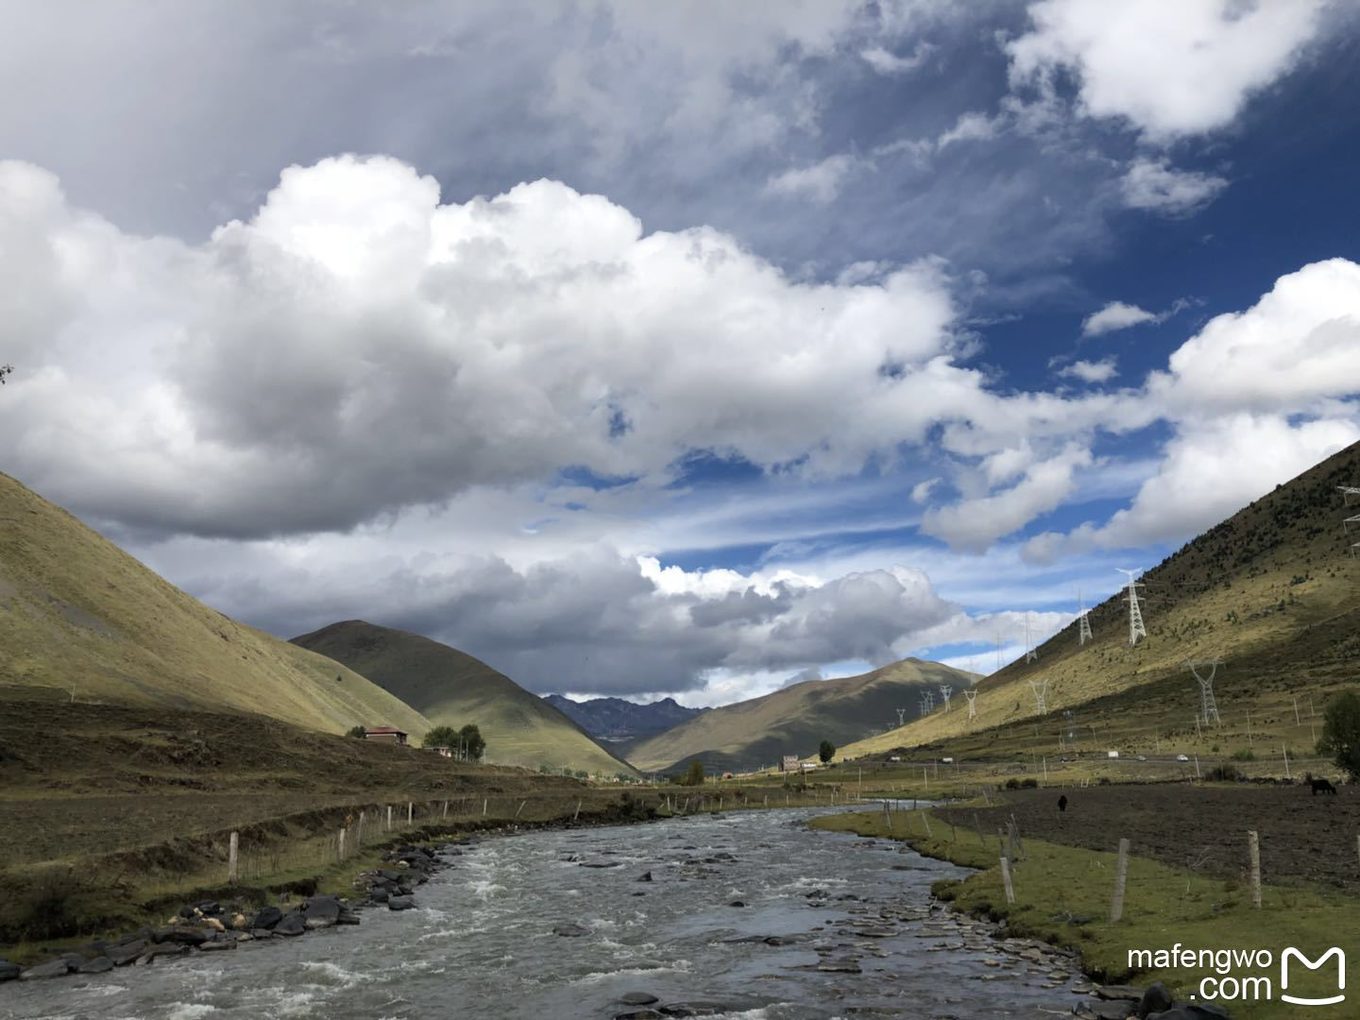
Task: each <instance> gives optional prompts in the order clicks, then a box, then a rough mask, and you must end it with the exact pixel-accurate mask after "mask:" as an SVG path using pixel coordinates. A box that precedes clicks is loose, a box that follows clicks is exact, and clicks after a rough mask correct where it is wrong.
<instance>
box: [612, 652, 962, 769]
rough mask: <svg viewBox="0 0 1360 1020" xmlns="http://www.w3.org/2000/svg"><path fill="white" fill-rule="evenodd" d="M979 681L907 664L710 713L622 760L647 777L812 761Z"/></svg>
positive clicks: (635, 746)
mask: <svg viewBox="0 0 1360 1020" xmlns="http://www.w3.org/2000/svg"><path fill="white" fill-rule="evenodd" d="M976 679H977V678H976V676H975V674H972V673H967V672H964V671H963V670H958V669H954V668H952V667H950V666H946V665H943V664H942V663H938V662H925V661H923V660H921V659H903V660H902V661H901V662H895V663H892V664H891V665H888V666H884V667H883V668H881V669H876V670H874V671H872V672H870V673H864V674H861V675H859V676H849V677H841V678H838V679H835V680H807V681H804V682H803V683H799V684H794V685H792V686H790V687H785V688H784V689H783V690H779V691H775V692H774V693H773V694H767V695H765V696H764V697H761V698H753V699H752V700H750V701H742V702H738V703H737V704H735V705H724V706H722V707H721V708H714V709H710V710H709V711H707V712H704V713H703V714H702V715H699V716H696V717H694V718H692V719H690V720H688V721H687V722H684V723H681V724H680V725H679V726H677V727H675V728H674V729H670V730H667V731H666V732H664V733H661V734H658V735H657V736H655V737H651V738H648V739H644V740H641V741H635V742H632V743H630V744H627V745H625V746H624V748H623V753H624V754H625V755H626V756H627V758H628V760H629V761H631V762H632V763H633V764H634V765H636V766H637V767H638V768H640V769H643V770H644V771H649V772H651V771H674V770H676V769H679V768H682V767H684V766H685V765H686V764H687V763H688V762H690V761H691V760H693V759H696V758H697V759H699V760H700V761H702V762H703V763H704V764H705V765H706V766H707V767H708V768H710V769H714V770H729V769H730V770H732V771H745V770H748V769H756V768H760V767H761V766H768V765H776V764H778V762H779V760H780V758H782V757H783V756H784V755H791V754H792V755H798V756H799V757H807V756H809V755H813V754H816V753H817V748H818V747H819V745H820V744H821V742H822V741H823V740H830V741H831V742H832V743H833V744H836V745H840V744H843V743H848V742H850V741H854V740H860V739H862V738H864V737H867V736H869V735H870V734H873V733H880V732H882V731H883V730H885V729H889V728H891V727H892V726H893V725H894V724H895V723H896V721H897V719H898V710H899V709H902V710H903V711H904V713H905V715H906V716H907V718H914V717H915V716H916V715H918V714H919V712H920V703H921V696H922V694H923V693H924V692H925V691H931V692H933V694H934V695H935V696H936V697H938V696H939V693H940V687H941V685H947V686H949V687H952V688H953V689H954V690H955V691H961V690H963V689H964V688H967V687H971V686H972V684H973V682H974V680H976Z"/></svg>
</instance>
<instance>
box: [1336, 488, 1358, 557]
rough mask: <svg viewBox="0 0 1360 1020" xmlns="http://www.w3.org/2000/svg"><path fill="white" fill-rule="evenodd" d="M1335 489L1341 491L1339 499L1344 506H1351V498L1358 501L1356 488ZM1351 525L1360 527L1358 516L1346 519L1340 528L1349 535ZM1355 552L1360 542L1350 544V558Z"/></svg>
mask: <svg viewBox="0 0 1360 1020" xmlns="http://www.w3.org/2000/svg"><path fill="white" fill-rule="evenodd" d="M1337 488H1338V489H1340V490H1341V499H1342V503H1343V505H1344V506H1350V505H1351V497H1352V496H1354V497H1355V498H1356V499H1360V488H1356V487H1355V486H1353V485H1338V486H1337ZM1352 524H1355V525H1360V514H1356V515H1355V516H1354V517H1347V518H1345V519H1344V520H1343V521H1342V522H1341V526H1342V527H1343V528H1344V529H1345V530H1346V533H1347V534H1350V530H1351V525H1352ZM1357 551H1360V542H1352V543H1351V557H1352V558H1354V557H1355V555H1356V553H1357Z"/></svg>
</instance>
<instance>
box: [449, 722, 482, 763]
mask: <svg viewBox="0 0 1360 1020" xmlns="http://www.w3.org/2000/svg"><path fill="white" fill-rule="evenodd" d="M458 740H459V741H460V742H461V747H462V749H463V756H464V757H465V758H467V760H468V761H481V760H482V755H484V754H485V753H486V741H485V740H483V739H482V731H481V730H479V729H478V728H477V727H476V725H475V724H474V723H468V724H467V725H466V726H464V727H463V728H462V729H461V730H459V731H458ZM454 746H460V745H459V744H455V745H454Z"/></svg>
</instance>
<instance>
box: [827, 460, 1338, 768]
mask: <svg viewBox="0 0 1360 1020" xmlns="http://www.w3.org/2000/svg"><path fill="white" fill-rule="evenodd" d="M1340 485H1360V444H1356V445H1353V446H1351V447H1349V448H1347V449H1346V450H1343V451H1341V452H1340V453H1337V454H1336V455H1334V456H1332V457H1330V458H1328V459H1327V460H1325V461H1323V462H1322V463H1321V464H1318V465H1317V466H1316V467H1313V468H1312V469H1310V470H1308V471H1306V472H1305V473H1304V474H1302V475H1300V476H1299V477H1298V478H1295V479H1294V480H1292V481H1290V482H1289V483H1287V484H1285V485H1282V486H1279V487H1277V488H1276V489H1275V491H1274V492H1271V493H1270V494H1269V495H1266V496H1264V497H1262V498H1261V499H1259V500H1257V501H1256V502H1254V503H1252V504H1251V505H1250V506H1248V507H1246V508H1244V509H1243V510H1241V511H1239V512H1238V513H1236V514H1234V515H1233V516H1232V517H1230V518H1229V519H1228V520H1226V521H1224V522H1222V523H1221V524H1219V525H1217V526H1215V527H1214V528H1211V529H1210V530H1209V531H1207V532H1206V533H1205V534H1203V535H1201V536H1199V537H1198V538H1196V539H1195V540H1194V541H1192V542H1190V543H1189V544H1187V545H1186V546H1184V547H1183V548H1181V549H1180V550H1179V551H1178V552H1176V553H1175V554H1174V555H1172V556H1170V557H1168V558H1167V559H1166V560H1165V561H1164V562H1163V563H1161V564H1160V565H1159V566H1157V567H1156V568H1155V569H1153V570H1150V571H1148V573H1147V574H1146V575H1145V576H1144V577H1143V578H1142V580H1143V581H1144V582H1145V588H1143V589H1142V593H1143V594H1144V596H1145V597H1144V599H1143V619H1144V622H1145V625H1146V628H1147V638H1146V639H1144V640H1140V641H1139V642H1138V644H1137V645H1136V646H1134V647H1130V646H1129V643H1128V638H1129V627H1128V603H1127V602H1126V601H1125V599H1124V597H1123V595H1122V594H1120V595H1117V596H1115V597H1113V598H1111V599H1108V600H1106V601H1105V602H1103V603H1101V604H1100V605H1099V606H1097V607H1096V608H1094V609H1093V610H1091V613H1090V622H1091V630H1092V633H1093V640H1092V641H1089V642H1087V643H1086V645H1085V646H1082V645H1080V644H1079V643H1078V635H1077V624H1076V623H1075V622H1074V623H1073V624H1072V625H1071V626H1069V627H1067V628H1066V629H1065V630H1063V631H1061V632H1060V633H1059V634H1057V635H1055V636H1054V637H1053V638H1052V639H1051V640H1049V641H1047V642H1046V643H1044V644H1043V645H1041V646H1040V647H1039V649H1038V652H1039V657H1038V660H1037V661H1035V662H1030V663H1025V662H1023V661H1018V662H1014V663H1012V664H1010V665H1009V666H1007V667H1006V668H1004V669H1002V670H1001V671H999V672H998V673H995V674H993V675H992V676H990V677H988V678H987V679H985V680H983V681H982V682H981V683H980V684H979V685H978V691H979V693H978V698H977V718H976V719H975V720H972V721H971V722H969V721H968V720H967V718H966V715H957V714H951V715H950V716H944V715H940V714H936V715H934V716H931V717H930V718H928V719H923V720H921V721H919V722H916V723H912V724H909V725H908V726H906V727H904V728H902V729H900V730H896V731H894V732H892V733H887V734H882V735H880V736H877V737H874V738H872V739H869V740H865V741H863V742H860V743H857V744H855V745H853V746H849V747H846V748H845V749H844V753H845V754H846V755H847V756H854V755H859V754H871V753H880V752H883V751H887V750H890V749H894V748H898V747H912V746H919V745H924V744H930V743H934V742H939V741H950V742H951V746H955V747H958V746H964V745H966V746H971V747H976V748H978V749H982V748H984V747H985V746H986V745H987V744H988V743H989V742H991V743H995V742H996V741H997V739H998V733H1009V734H1011V736H1012V737H1018V736H1020V735H1028V734H1029V733H1030V732H1031V731H1033V732H1034V735H1035V738H1036V739H1037V740H1038V741H1039V746H1042V747H1045V748H1048V749H1050V753H1051V749H1055V748H1056V747H1057V734H1058V732H1059V731H1060V730H1063V729H1064V728H1065V729H1066V731H1067V732H1068V733H1073V732H1074V733H1075V734H1076V737H1077V739H1078V740H1079V741H1080V740H1082V739H1083V737H1084V735H1085V734H1087V733H1089V739H1090V742H1091V743H1092V745H1093V746H1099V745H1100V744H1103V743H1111V746H1115V745H1114V744H1113V741H1115V740H1120V741H1123V742H1124V746H1126V747H1132V748H1136V749H1142V748H1148V749H1153V748H1165V747H1167V746H1168V744H1176V745H1177V746H1181V745H1184V744H1186V742H1187V741H1188V740H1191V739H1192V738H1193V740H1195V741H1200V742H1204V743H1208V744H1218V745H1220V746H1226V745H1228V744H1231V745H1233V746H1241V747H1246V748H1251V747H1254V746H1256V744H1257V743H1258V742H1259V741H1261V740H1262V739H1267V738H1269V739H1274V738H1279V739H1281V740H1284V741H1286V742H1289V743H1291V744H1293V745H1295V746H1303V745H1305V744H1307V743H1309V742H1311V739H1312V733H1313V728H1314V726H1315V725H1316V723H1315V721H1314V720H1313V719H1312V718H1311V713H1312V712H1314V711H1315V712H1317V713H1321V711H1322V707H1323V704H1324V702H1325V700H1326V698H1327V696H1328V695H1329V694H1330V693H1331V692H1333V691H1335V690H1337V689H1339V688H1340V687H1342V686H1344V685H1347V684H1354V679H1355V670H1354V666H1355V662H1356V660H1357V654H1358V653H1360V560H1356V559H1353V558H1352V557H1351V555H1350V543H1351V542H1353V541H1356V540H1357V539H1360V535H1356V534H1354V533H1352V534H1351V535H1347V534H1346V532H1345V531H1344V529H1343V526H1342V519H1343V517H1346V516H1350V515H1352V514H1356V513H1360V508H1355V507H1353V508H1352V509H1350V510H1347V509H1346V508H1345V506H1344V504H1343V499H1342V494H1341V493H1340V492H1339V491H1337V486H1340ZM1129 565H1130V566H1134V564H1132V563H1130V564H1129ZM1215 657H1218V658H1222V659H1223V660H1224V662H1223V664H1222V665H1221V666H1219V668H1218V672H1217V675H1216V677H1215V681H1214V692H1215V695H1216V700H1217V702H1218V708H1219V714H1220V715H1221V717H1222V720H1223V725H1222V727H1221V728H1219V727H1213V728H1212V729H1213V733H1211V734H1210V733H1200V734H1197V732H1196V727H1195V716H1196V714H1197V713H1198V712H1199V708H1200V695H1199V687H1198V684H1197V682H1196V680H1195V679H1194V677H1193V676H1192V675H1191V673H1190V670H1189V667H1188V666H1187V665H1186V663H1187V662H1189V661H1192V660H1193V661H1200V662H1202V661H1205V660H1209V659H1213V658H1215ZM1201 672H1207V669H1203V668H1202V669H1201ZM1031 680H1032V681H1035V682H1042V681H1044V680H1047V682H1048V691H1047V706H1046V707H1047V709H1048V718H1047V719H1046V720H1045V721H1044V722H1040V720H1039V719H1038V717H1037V713H1036V708H1037V706H1036V702H1035V698H1034V694H1033V692H1032V690H1031V687H1030V681H1031ZM1296 701H1297V702H1298V704H1299V706H1300V707H1299V714H1298V716H1295V707H1294V706H1295V703H1296ZM1067 711H1070V712H1072V716H1071V717H1066V716H1064V715H1063V713H1064V712H1067ZM1249 713H1250V720H1249V719H1248V714H1249ZM994 727H1002V728H1003V730H992V731H991V732H990V734H989V735H988V736H987V737H986V738H985V739H984V738H983V736H982V735H983V734H984V731H989V730H991V728H994ZM1002 742H1003V743H1008V742H1009V743H1014V741H1013V740H1011V739H1010V738H1009V737H1007V738H1005V739H1003V740H1002ZM1277 742H1278V741H1277ZM1275 753H1279V748H1278V747H1276V750H1275Z"/></svg>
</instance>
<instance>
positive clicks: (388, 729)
mask: <svg viewBox="0 0 1360 1020" xmlns="http://www.w3.org/2000/svg"><path fill="white" fill-rule="evenodd" d="M364 739H365V740H381V741H385V742H386V743H389V744H405V743H406V734H405V733H403V732H402V731H401V730H399V729H397V728H396V727H395V726H366V727H365V728H364Z"/></svg>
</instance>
